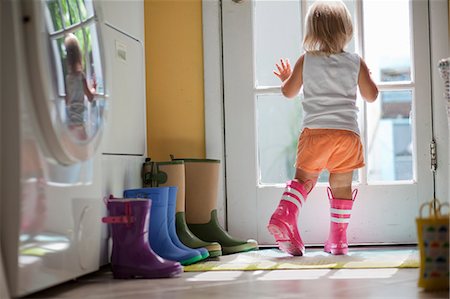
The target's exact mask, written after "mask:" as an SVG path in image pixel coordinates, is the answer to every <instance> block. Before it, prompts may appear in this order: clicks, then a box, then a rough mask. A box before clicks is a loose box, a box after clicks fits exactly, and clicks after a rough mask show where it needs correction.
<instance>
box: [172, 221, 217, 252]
mask: <svg viewBox="0 0 450 299" xmlns="http://www.w3.org/2000/svg"><path fill="white" fill-rule="evenodd" d="M175 221H176V222H175V223H176V228H177V235H178V238H179V239H180V241H181V242H182V243H183V244H184V245H186V246H187V247H190V248H201V247H203V248H206V250H208V252H209V257H218V256H221V255H222V246H221V245H220V244H219V243H217V242H214V241H211V242H205V241H203V240H200V239H199V238H198V237H197V236H196V235H195V234H193V233H192V232H191V230H190V229H189V227H188V225H187V224H186V218H185V215H184V212H177V213H176V214H175Z"/></svg>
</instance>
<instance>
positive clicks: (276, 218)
mask: <svg viewBox="0 0 450 299" xmlns="http://www.w3.org/2000/svg"><path fill="white" fill-rule="evenodd" d="M307 196H308V193H307V192H306V189H305V187H304V185H303V184H302V183H300V182H298V181H297V180H292V181H288V182H287V183H286V188H285V189H284V193H283V196H282V197H281V200H280V203H279V204H278V207H277V208H276V210H275V212H273V214H272V217H271V218H270V221H269V225H268V226H267V229H268V230H269V232H270V233H271V234H272V235H273V236H274V237H275V240H276V242H277V244H278V247H279V248H280V249H281V250H282V251H284V252H286V253H289V254H292V255H303V254H304V253H305V245H304V244H303V241H302V238H301V237H300V233H299V232H298V228H297V218H298V213H299V211H300V208H301V207H302V205H303V203H304V202H305V201H306V197H307Z"/></svg>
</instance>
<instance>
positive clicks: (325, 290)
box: [27, 267, 449, 299]
mask: <svg viewBox="0 0 450 299" xmlns="http://www.w3.org/2000/svg"><path fill="white" fill-rule="evenodd" d="M418 275H419V269H396V268H386V269H341V270H330V269H311V270H274V271H224V272H219V271H210V272H190V273H183V274H182V275H181V277H178V278H171V279H154V280H143V279H136V280H114V279H112V275H111V272H110V271H109V268H108V267H105V268H103V269H101V271H99V272H97V273H94V274H91V275H88V276H85V277H82V278H79V279H78V280H76V281H71V282H68V283H66V284H63V285H60V286H57V287H54V288H51V289H48V290H45V291H42V292H40V293H36V294H33V295H30V296H28V297H27V298H82V299H90V298H93V299H103V298H126V299H127V298H130V299H140V298H184V299H191V298H192V299H201V298H208V299H214V298H224V299H225V298H226V299H231V298H308V299H321V298H346V299H353V298H364V299H366V298H367V299H369V298H370V299H372V298H380V299H381V298H383V299H385V298H404V299H416V298H420V299H422V298H449V293H448V291H446V292H437V293H431V292H430V293H427V292H424V291H422V290H421V289H420V288H418V287H417V278H418Z"/></svg>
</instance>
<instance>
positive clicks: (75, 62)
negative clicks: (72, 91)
mask: <svg viewBox="0 0 450 299" xmlns="http://www.w3.org/2000/svg"><path fill="white" fill-rule="evenodd" d="M64 46H65V47H66V63H67V66H68V67H69V68H70V70H71V71H81V69H82V67H83V62H82V54H81V49H80V44H79V43H78V39H77V37H76V36H75V34H73V33H69V34H68V35H67V36H66V38H65V39H64Z"/></svg>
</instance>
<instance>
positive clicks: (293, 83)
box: [274, 55, 304, 98]
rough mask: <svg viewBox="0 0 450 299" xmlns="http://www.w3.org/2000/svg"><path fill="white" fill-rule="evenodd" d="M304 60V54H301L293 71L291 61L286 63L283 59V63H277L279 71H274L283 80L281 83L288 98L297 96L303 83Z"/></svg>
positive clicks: (282, 89)
mask: <svg viewBox="0 0 450 299" xmlns="http://www.w3.org/2000/svg"><path fill="white" fill-rule="evenodd" d="M303 61H304V55H302V56H300V58H299V59H298V60H297V62H296V63H295V66H294V69H293V70H292V71H291V69H290V65H289V61H287V63H286V64H285V63H284V61H283V60H281V65H278V64H277V65H276V66H277V68H278V71H279V72H274V74H275V75H276V76H277V77H278V78H280V80H281V81H282V82H283V83H282V84H281V91H282V92H283V95H284V96H285V97H287V98H293V97H295V96H296V95H297V94H298V93H299V91H300V88H301V87H302V85H303Z"/></svg>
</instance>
